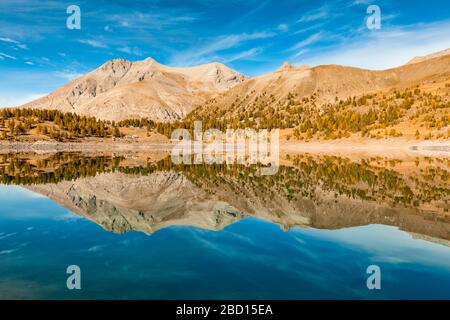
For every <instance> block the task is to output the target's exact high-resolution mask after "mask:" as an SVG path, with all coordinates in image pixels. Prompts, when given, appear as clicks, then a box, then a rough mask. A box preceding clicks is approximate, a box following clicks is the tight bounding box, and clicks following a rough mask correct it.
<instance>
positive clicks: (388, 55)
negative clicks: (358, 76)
mask: <svg viewBox="0 0 450 320" xmlns="http://www.w3.org/2000/svg"><path fill="white" fill-rule="evenodd" d="M447 48H450V20H449V21H442V22H434V23H428V24H424V23H420V24H414V25H409V26H401V27H394V26H391V27H383V28H382V29H381V30H377V31H375V30H374V31H370V30H367V29H365V30H364V29H362V30H361V32H360V33H357V34H356V35H355V36H354V37H351V38H348V39H343V40H342V41H341V42H339V43H337V44H336V45H330V46H328V47H326V48H321V49H316V50H314V49H312V50H310V54H309V57H307V58H306V59H302V61H301V62H302V63H308V64H311V65H318V64H330V63H333V64H341V65H349V66H355V67H361V68H367V69H374V70H381V69H387V68H393V67H396V66H399V65H402V64H404V63H406V62H408V61H409V60H410V59H412V58H413V57H415V56H421V55H427V54H431V53H434V52H437V51H441V50H444V49H447ZM294 63H297V62H294Z"/></svg>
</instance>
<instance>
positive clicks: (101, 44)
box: [78, 39, 108, 49]
mask: <svg viewBox="0 0 450 320" xmlns="http://www.w3.org/2000/svg"><path fill="white" fill-rule="evenodd" d="M78 42H79V43H83V44H87V45H88V46H91V47H94V48H99V49H105V48H107V47H108V46H107V45H106V44H105V43H104V42H103V41H101V40H93V39H81V40H78Z"/></svg>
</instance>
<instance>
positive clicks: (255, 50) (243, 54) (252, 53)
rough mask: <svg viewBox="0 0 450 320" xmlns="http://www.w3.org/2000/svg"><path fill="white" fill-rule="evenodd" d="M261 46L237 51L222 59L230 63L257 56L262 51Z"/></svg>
mask: <svg viewBox="0 0 450 320" xmlns="http://www.w3.org/2000/svg"><path fill="white" fill-rule="evenodd" d="M262 51H263V50H262V48H252V49H250V50H246V51H242V52H239V53H237V54H235V55H233V56H231V57H228V58H225V59H224V60H223V62H224V63H230V62H233V61H237V60H242V59H248V58H251V57H254V56H257V55H258V54H260V53H261V52H262Z"/></svg>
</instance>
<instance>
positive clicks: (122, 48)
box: [0, 0, 450, 106]
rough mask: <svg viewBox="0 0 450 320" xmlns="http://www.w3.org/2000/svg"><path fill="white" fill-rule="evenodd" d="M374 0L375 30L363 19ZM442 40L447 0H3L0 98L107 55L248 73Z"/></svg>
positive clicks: (395, 51) (389, 56)
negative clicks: (73, 25) (73, 11)
mask: <svg viewBox="0 0 450 320" xmlns="http://www.w3.org/2000/svg"><path fill="white" fill-rule="evenodd" d="M373 4H375V5H378V6H379V7H380V8H381V14H382V27H381V29H380V30H369V29H368V28H367V27H366V18H367V16H368V15H367V13H366V10H367V7H368V6H369V5H373ZM69 5H78V6H79V7H80V9H81V30H69V29H67V27H66V19H67V17H68V16H69V15H68V14H67V13H66V9H67V7H68V6H69ZM446 48H450V2H449V1H448V0H427V1H406V0H395V1H394V0H391V1H387V0H376V1H375V0H373V1H369V0H334V1H320V0H246V1H238V0H227V1H224V0H177V1H176V0H148V1H143V0H141V1H128V0H116V1H106V0H89V1H65V0H50V1H44V0H0V74H1V75H2V76H1V78H0V106H11V105H16V104H19V103H23V102H26V101H29V100H32V99H34V98H36V97H39V96H41V95H44V94H47V93H49V92H51V91H53V90H55V89H56V88H58V87H60V86H61V85H63V84H64V83H66V82H68V81H70V80H71V79H74V78H75V77H77V76H78V75H80V74H83V73H86V72H88V71H90V70H92V69H95V68H96V67H98V66H99V65H101V64H102V63H104V62H105V61H107V60H110V59H113V58H125V59H129V60H142V59H145V58H146V57H152V58H154V59H156V60H157V61H159V62H161V63H164V64H168V65H172V66H191V65H197V64H202V63H208V62H212V61H219V62H222V63H225V64H227V65H228V66H230V67H232V68H234V69H236V70H238V71H240V72H243V73H245V74H247V75H250V76H255V75H260V74H263V73H267V72H270V71H273V70H274V69H276V68H278V67H279V66H280V65H281V64H282V63H283V62H284V61H288V62H290V63H293V64H309V65H318V64H330V63H336V64H343V65H351V66H355V67H362V68H369V69H385V68H390V67H395V66H398V65H400V64H403V63H405V62H407V61H408V60H409V59H411V58H412V57H414V56H417V55H423V54H429V53H432V52H436V51H440V50H443V49H446Z"/></svg>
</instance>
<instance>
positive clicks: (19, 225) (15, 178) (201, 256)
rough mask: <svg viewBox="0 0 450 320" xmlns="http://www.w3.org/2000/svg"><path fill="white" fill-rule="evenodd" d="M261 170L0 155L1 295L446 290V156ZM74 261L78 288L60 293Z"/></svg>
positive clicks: (302, 158) (312, 161)
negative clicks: (375, 276)
mask: <svg viewBox="0 0 450 320" xmlns="http://www.w3.org/2000/svg"><path fill="white" fill-rule="evenodd" d="M258 172H259V171H258V168H257V166H240V165H191V166H183V165H174V164H172V162H171V161H170V157H168V156H167V154H166V153H164V152H161V153H159V154H156V153H155V154H140V153H134V154H102V155H82V154H80V153H56V154H53V155H39V154H31V153H30V154H9V155H0V178H1V181H0V182H1V184H2V185H3V186H0V199H1V201H2V208H1V209H0V256H1V260H0V273H1V274H2V276H1V277H0V299H1V298H11V297H13V298H102V299H103V298H113V299H116V298H117V299H125V298H149V299H153V298H154V299H160V298H164V299H176V298H180V299H197V298H200V299H202V298H212V299H216V298H218V299H220V298H225V299H230V298H236V299H249V298H250V299H251V298H255V299H259V298H261V299H267V298H269V299H270V298H272V299H279V298H284V299H302V298H358V299H359V298H375V299H376V298H450V254H449V253H450V215H449V213H448V209H449V203H448V201H449V198H450V187H449V177H450V171H449V161H448V159H441V158H408V159H403V160H393V159H384V158H377V157H373V158H365V159H357V158H352V159H351V158H340V157H336V156H325V155H322V156H313V155H308V154H290V155H286V154H285V155H283V160H282V166H281V167H280V169H279V172H278V174H276V175H274V176H260V175H258ZM67 209H68V210H69V211H70V212H71V213H70V214H68V213H67ZM73 213H74V214H75V215H73ZM75 218H76V219H75ZM84 218H85V219H84ZM89 221H92V222H95V224H93V223H91V222H89ZM97 225H98V226H101V228H98V226H97ZM277 225H278V226H280V227H281V229H282V230H280V227H278V226H277ZM395 227H396V228H395ZM397 228H398V229H400V230H402V231H399V230H398V229H397ZM102 229H105V230H107V231H108V232H105V231H103V230H102ZM158 230H159V231H158ZM132 231H137V232H132ZM156 231H158V232H156ZM150 235H151V236H150ZM74 263H75V264H79V265H80V267H81V268H82V270H83V274H84V275H85V278H84V281H85V283H86V286H85V287H84V288H83V290H82V291H81V292H71V291H68V290H67V289H66V288H65V280H66V278H65V277H66V274H65V268H66V267H67V266H68V265H70V264H74ZM371 264H377V265H380V266H381V267H382V270H383V281H384V282H383V290H381V291H380V292H372V291H368V290H367V288H366V282H365V281H366V277H367V275H366V273H365V272H366V268H367V266H369V265H371ZM89 284H90V285H89Z"/></svg>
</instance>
